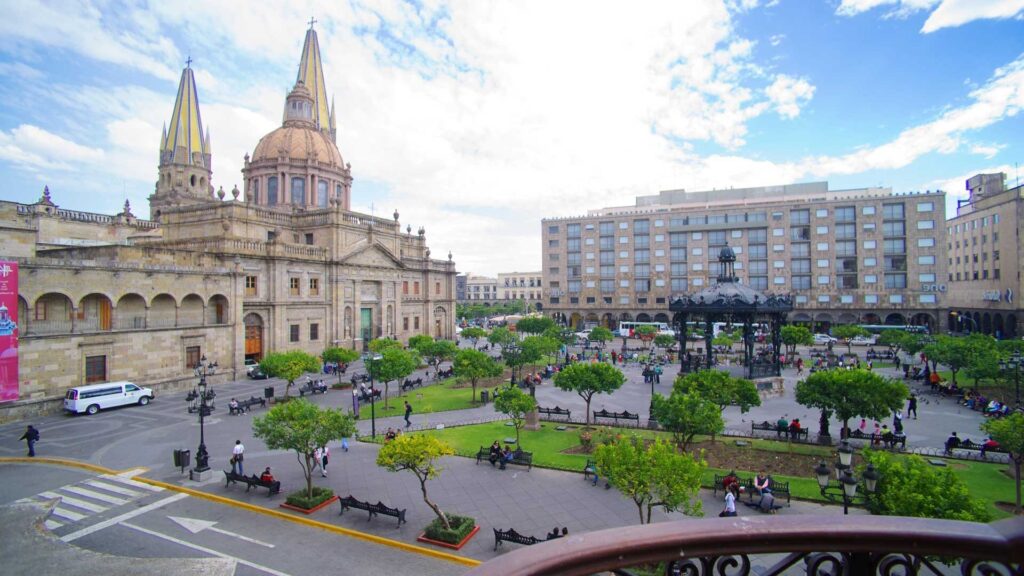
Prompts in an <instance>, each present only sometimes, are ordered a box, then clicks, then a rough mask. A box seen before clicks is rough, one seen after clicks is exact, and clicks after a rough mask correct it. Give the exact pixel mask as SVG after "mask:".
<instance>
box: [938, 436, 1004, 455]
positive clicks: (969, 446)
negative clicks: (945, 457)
mask: <svg viewBox="0 0 1024 576" xmlns="http://www.w3.org/2000/svg"><path fill="white" fill-rule="evenodd" d="M981 446H982V445H981V444H978V443H977V442H972V441H971V440H970V439H967V440H961V441H960V443H959V444H957V445H956V446H954V447H953V450H966V451H968V452H978V453H979V454H980V453H981ZM989 452H991V453H994V454H1006V450H1004V449H1003V448H1002V447H999V448H989V449H987V450H985V454H988V453H989ZM949 453H951V451H949V450H947V454H949Z"/></svg>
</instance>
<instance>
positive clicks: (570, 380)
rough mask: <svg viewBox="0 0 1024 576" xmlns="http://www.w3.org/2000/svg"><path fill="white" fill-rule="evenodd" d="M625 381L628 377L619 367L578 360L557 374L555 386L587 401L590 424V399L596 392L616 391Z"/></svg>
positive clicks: (587, 418) (587, 417) (587, 419)
mask: <svg viewBox="0 0 1024 576" xmlns="http://www.w3.org/2000/svg"><path fill="white" fill-rule="evenodd" d="M625 382H626V377H625V376H623V374H622V372H621V371H619V369H618V368H615V367H614V366H611V365H610V364H605V363H604V362H593V363H587V362H577V363H575V364H570V365H569V366H566V368H565V369H564V370H562V371H561V372H559V373H557V374H555V386H556V387H557V388H558V389H559V390H565V391H568V392H575V393H576V394H578V395H579V397H580V398H583V401H584V402H586V403H587V413H586V422H587V424H590V400H591V399H592V398H593V397H594V394H608V393H611V392H614V391H616V390H618V389H619V388H621V387H622V385H623V384H624V383H625Z"/></svg>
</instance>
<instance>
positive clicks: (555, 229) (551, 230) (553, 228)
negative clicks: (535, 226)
mask: <svg viewBox="0 0 1024 576" xmlns="http://www.w3.org/2000/svg"><path fill="white" fill-rule="evenodd" d="M548 234H558V226H548Z"/></svg>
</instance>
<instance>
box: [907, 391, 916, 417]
mask: <svg viewBox="0 0 1024 576" xmlns="http://www.w3.org/2000/svg"><path fill="white" fill-rule="evenodd" d="M911 414H913V415H914V420H917V394H914V393H913V392H911V394H910V400H907V416H910V415H911Z"/></svg>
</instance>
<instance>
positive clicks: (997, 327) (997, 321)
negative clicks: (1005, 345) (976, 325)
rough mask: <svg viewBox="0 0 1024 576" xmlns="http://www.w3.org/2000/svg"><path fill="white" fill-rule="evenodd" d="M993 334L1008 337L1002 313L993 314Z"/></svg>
mask: <svg viewBox="0 0 1024 576" xmlns="http://www.w3.org/2000/svg"><path fill="white" fill-rule="evenodd" d="M992 335H993V336H995V337H996V338H1000V339H1002V338H1005V337H1006V328H1005V326H1004V324H1003V315H1002V313H998V312H997V313H996V314H993V315H992Z"/></svg>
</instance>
